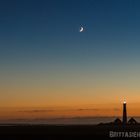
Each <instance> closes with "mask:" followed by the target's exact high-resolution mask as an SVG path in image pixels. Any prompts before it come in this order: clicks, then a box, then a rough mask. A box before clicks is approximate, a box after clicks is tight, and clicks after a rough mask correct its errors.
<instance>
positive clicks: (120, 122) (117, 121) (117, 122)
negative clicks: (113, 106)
mask: <svg viewBox="0 0 140 140" xmlns="http://www.w3.org/2000/svg"><path fill="white" fill-rule="evenodd" d="M114 124H116V125H121V124H122V121H121V120H120V119H119V118H117V119H115V120H114Z"/></svg>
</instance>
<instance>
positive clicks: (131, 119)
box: [128, 118, 138, 125]
mask: <svg viewBox="0 0 140 140" xmlns="http://www.w3.org/2000/svg"><path fill="white" fill-rule="evenodd" d="M128 124H131V125H133V124H138V123H137V121H136V120H135V119H134V118H130V120H129V121H128Z"/></svg>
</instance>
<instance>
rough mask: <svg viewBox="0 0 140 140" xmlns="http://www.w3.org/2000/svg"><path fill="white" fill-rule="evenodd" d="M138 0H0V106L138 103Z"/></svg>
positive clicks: (97, 106)
mask: <svg viewBox="0 0 140 140" xmlns="http://www.w3.org/2000/svg"><path fill="white" fill-rule="evenodd" d="M139 7H140V1H139V0H20V1H19V0H1V1H0V106H1V107H53V108H55V109H56V108H58V107H64V108H72V109H73V108H78V109H81V108H83V107H85V108H92V109H91V110H92V115H98V114H100V115H110V114H111V115H112V114H113V113H114V110H115V109H114V108H116V107H118V105H119V104H120V103H122V100H123V99H124V98H125V99H126V100H127V102H129V103H130V104H132V106H133V109H134V108H135V109H139V108H137V106H138V105H140V101H139V99H140V94H139V93H140V8H139ZM81 26H83V27H84V32H81V33H80V32H79V29H80V27H81ZM135 104H137V105H135ZM111 106H112V108H111ZM103 108H104V109H105V110H106V109H109V110H110V109H112V111H110V112H112V113H108V114H106V112H107V111H102V109H103ZM87 110H88V109H87ZM97 110H98V112H97ZM99 110H100V111H99ZM116 110H117V109H116ZM117 111H118V110H117ZM118 112H119V111H118ZM118 112H117V113H118ZM78 113H79V112H78ZM130 113H131V114H132V115H134V114H135V115H140V111H139V112H137V113H135V112H134V111H132V110H131V109H130ZM54 114H55V113H54ZM57 114H59V112H57ZM75 114H76V113H75ZM75 114H74V115H75ZM79 114H80V113H79ZM81 114H82V113H81ZM86 114H88V113H86Z"/></svg>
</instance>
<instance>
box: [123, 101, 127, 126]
mask: <svg viewBox="0 0 140 140" xmlns="http://www.w3.org/2000/svg"><path fill="white" fill-rule="evenodd" d="M122 123H123V125H126V124H127V110H126V102H125V101H124V102H123V118H122Z"/></svg>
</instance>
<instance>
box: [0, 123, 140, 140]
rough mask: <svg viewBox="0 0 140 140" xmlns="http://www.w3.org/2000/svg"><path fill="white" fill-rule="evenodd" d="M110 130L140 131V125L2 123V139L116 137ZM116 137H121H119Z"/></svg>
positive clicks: (45, 139)
mask: <svg viewBox="0 0 140 140" xmlns="http://www.w3.org/2000/svg"><path fill="white" fill-rule="evenodd" d="M110 131H113V132H119V131H121V132H124V131H126V132H135V131H136V132H139V131H140V125H131V126H126V127H122V126H115V125H63V126H62V125H11V126H10V125H7V126H6V125H3V126H2V125H1V126H0V140H4V139H9V140H12V139H14V140H23V139H24V140H28V139H29V140H32V139H33V140H34V139H39V140H58V139H61V140H67V139H71V140H73V139H85V140H88V139H100V138H108V139H114V138H111V137H110V136H109V135H110ZM116 139H120V138H119V137H117V138H116ZM130 139H132V137H131V138H130ZM133 139H135V137H133ZM137 139H140V137H139V138H138V137H137Z"/></svg>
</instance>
